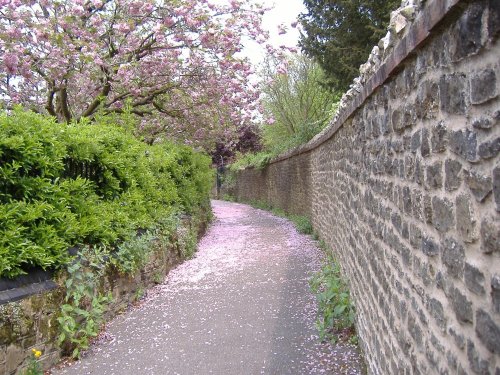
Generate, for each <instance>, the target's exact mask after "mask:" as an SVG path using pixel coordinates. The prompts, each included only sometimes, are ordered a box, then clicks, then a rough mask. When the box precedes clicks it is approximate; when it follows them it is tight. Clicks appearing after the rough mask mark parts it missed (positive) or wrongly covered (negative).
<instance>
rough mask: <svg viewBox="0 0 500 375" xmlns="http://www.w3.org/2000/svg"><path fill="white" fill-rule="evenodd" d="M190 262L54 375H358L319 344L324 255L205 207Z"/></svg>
mask: <svg viewBox="0 0 500 375" xmlns="http://www.w3.org/2000/svg"><path fill="white" fill-rule="evenodd" d="M212 206H213V210H214V214H215V220H214V222H213V223H212V225H211V226H210V228H209V230H208V232H207V234H206V235H205V236H204V238H203V239H202V240H201V242H200V243H199V246H198V252H197V253H196V255H195V257H194V258H193V259H191V260H189V261H186V262H185V263H183V264H181V265H180V266H178V267H177V268H176V269H174V270H172V271H171V272H170V274H169V275H168V277H167V278H166V280H165V281H164V283H163V284H161V285H158V286H157V287H155V288H153V289H152V290H150V291H148V293H147V297H146V298H145V300H144V301H143V302H142V303H141V305H140V306H139V307H138V308H135V309H133V310H131V311H129V312H127V313H125V314H123V315H120V316H119V317H117V318H116V319H114V320H113V321H112V322H111V323H110V324H109V325H108V326H107V330H106V333H105V334H104V335H103V337H104V339H102V340H100V342H98V343H97V344H96V345H94V347H93V348H92V349H91V350H90V351H89V352H88V353H87V354H86V355H85V356H84V358H83V359H82V360H80V361H78V362H76V363H74V364H73V365H71V366H69V367H66V368H62V369H59V370H54V371H53V374H78V375H81V374H99V375H106V374H120V375H124V374H133V375H140V374H158V375H160V374H183V375H191V374H193V375H195V374H196V375H201V374H220V375H224V374H228V375H233V374H238V375H244V374H279V375H281V374H360V373H361V370H360V368H361V365H360V362H361V361H360V358H359V356H358V353H357V351H356V350H355V348H353V347H351V346H348V345H347V346H331V345H329V344H322V343H320V342H319V339H318V335H317V331H316V329H315V327H314V320H315V314H316V303H315V298H314V296H313V295H312V294H311V292H310V290H309V285H308V279H309V277H310V274H311V272H314V271H316V270H317V269H318V268H319V266H320V259H321V250H319V249H318V247H317V244H316V243H315V241H313V240H312V239H310V238H309V237H308V236H304V235H301V234H298V233H297V231H296V230H295V228H294V226H293V225H292V224H291V223H290V222H288V221H287V220H285V219H282V218H278V217H276V216H273V215H271V214H270V213H268V212H265V211H262V210H258V209H254V208H252V207H250V206H246V205H242V204H237V203H229V202H222V201H213V202H212Z"/></svg>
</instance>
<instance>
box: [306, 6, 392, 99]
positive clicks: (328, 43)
mask: <svg viewBox="0 0 500 375" xmlns="http://www.w3.org/2000/svg"><path fill="white" fill-rule="evenodd" d="M400 4H401V0H304V5H305V6H306V8H307V13H303V14H301V15H300V16H299V19H300V23H301V24H302V27H303V29H304V33H303V34H302V35H301V39H300V42H299V45H300V47H301V48H302V51H303V52H305V53H306V54H307V55H308V56H310V57H314V58H315V59H316V61H318V63H319V64H320V66H321V67H322V68H323V70H324V71H325V73H326V74H325V78H326V79H325V81H324V83H325V84H326V85H327V86H329V87H332V88H334V89H337V90H342V91H346V90H347V89H348V88H349V85H350V84H351V82H352V80H353V79H354V78H355V77H356V76H357V75H358V69H359V66H360V65H361V64H363V63H365V62H366V60H367V58H368V56H369V54H370V51H371V49H372V48H373V46H375V45H376V44H377V43H378V41H379V40H380V39H381V38H382V37H383V36H384V34H385V30H386V27H387V25H388V23H389V19H390V12H391V10H394V9H396V8H397V7H398V6H399V5H400Z"/></svg>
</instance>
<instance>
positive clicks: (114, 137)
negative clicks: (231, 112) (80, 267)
mask: <svg viewBox="0 0 500 375" xmlns="http://www.w3.org/2000/svg"><path fill="white" fill-rule="evenodd" d="M212 180H213V176H212V171H211V169H210V158H209V157H208V156H206V155H201V154H199V153H196V152H194V151H193V150H192V149H190V148H188V147H186V146H179V145H174V144H170V143H163V144H157V145H153V146H150V145H146V144H145V143H142V142H140V141H139V140H137V139H135V138H134V137H133V136H132V135H131V134H130V133H127V132H126V130H125V129H124V128H123V126H122V127H119V126H115V125H113V124H110V123H109V122H107V121H104V120H103V121H101V122H99V121H98V122H96V123H92V124H90V123H86V122H83V123H78V124H69V125H66V124H59V123H56V122H55V121H54V120H53V119H51V118H48V117H44V116H41V115H37V114H34V113H32V112H27V111H23V110H21V109H16V110H14V111H13V112H12V113H6V112H3V113H0V276H2V277H3V276H7V277H15V276H17V275H20V274H23V273H25V272H26V270H27V269H28V268H30V267H33V266H39V267H42V268H44V269H46V268H52V269H54V268H58V267H60V266H61V265H63V264H65V263H66V262H67V261H68V255H67V249H68V248H69V247H72V246H75V245H77V244H90V245H93V244H104V245H109V244H114V243H118V242H121V241H126V240H129V239H131V238H132V237H133V236H135V233H136V230H137V229H138V228H142V229H149V230H153V229H155V228H156V227H157V226H158V223H159V222H161V220H163V219H164V218H165V217H170V216H172V215H173V214H175V213H178V212H186V213H188V214H189V213H192V212H193V211H194V210H195V209H196V208H197V207H199V206H200V205H202V204H203V203H204V202H206V201H207V200H208V196H209V192H210V188H211V185H212Z"/></svg>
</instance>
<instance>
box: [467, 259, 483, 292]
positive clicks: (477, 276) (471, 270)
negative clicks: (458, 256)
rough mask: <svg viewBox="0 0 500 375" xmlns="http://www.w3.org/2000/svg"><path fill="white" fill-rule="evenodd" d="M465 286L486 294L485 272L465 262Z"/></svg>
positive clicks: (472, 290)
mask: <svg viewBox="0 0 500 375" xmlns="http://www.w3.org/2000/svg"><path fill="white" fill-rule="evenodd" d="M464 281H465V286H466V287H467V289H469V290H470V291H471V292H472V293H475V294H477V295H480V296H481V295H484V293H485V290H484V274H483V273H482V272H481V271H480V270H479V269H478V268H477V267H475V266H474V265H472V264H469V263H465V268H464Z"/></svg>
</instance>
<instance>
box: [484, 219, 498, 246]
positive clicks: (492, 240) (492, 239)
mask: <svg viewBox="0 0 500 375" xmlns="http://www.w3.org/2000/svg"><path fill="white" fill-rule="evenodd" d="M481 240H482V244H481V251H482V252H483V253H487V254H491V253H495V252H496V253H498V252H500V221H499V220H498V219H497V218H495V217H493V216H486V217H484V218H483V220H482V221H481Z"/></svg>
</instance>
